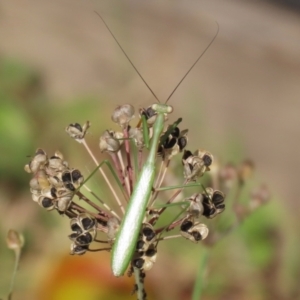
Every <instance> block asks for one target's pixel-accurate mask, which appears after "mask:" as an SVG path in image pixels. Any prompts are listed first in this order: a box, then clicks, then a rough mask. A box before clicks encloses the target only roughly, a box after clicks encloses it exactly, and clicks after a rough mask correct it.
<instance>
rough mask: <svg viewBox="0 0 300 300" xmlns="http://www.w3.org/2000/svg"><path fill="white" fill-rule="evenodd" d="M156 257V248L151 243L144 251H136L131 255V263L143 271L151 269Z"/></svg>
mask: <svg viewBox="0 0 300 300" xmlns="http://www.w3.org/2000/svg"><path fill="white" fill-rule="evenodd" d="M156 257H157V250H156V248H155V246H154V245H153V244H152V245H150V246H149V248H148V250H146V251H145V252H136V253H135V254H134V256H133V259H132V261H131V264H132V266H133V267H135V268H138V269H140V270H143V271H149V270H150V269H152V267H153V265H154V263H155V261H156Z"/></svg>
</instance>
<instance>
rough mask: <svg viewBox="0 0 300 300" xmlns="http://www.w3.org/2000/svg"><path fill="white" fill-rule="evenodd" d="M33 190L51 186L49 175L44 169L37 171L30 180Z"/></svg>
mask: <svg viewBox="0 0 300 300" xmlns="http://www.w3.org/2000/svg"><path fill="white" fill-rule="evenodd" d="M29 185H30V188H31V189H33V190H42V189H46V188H49V187H50V183H49V181H48V176H47V174H46V172H45V171H44V170H39V171H37V172H36V173H35V174H34V176H33V177H32V178H31V180H30V182H29Z"/></svg>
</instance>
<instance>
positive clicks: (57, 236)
mask: <svg viewBox="0 0 300 300" xmlns="http://www.w3.org/2000/svg"><path fill="white" fill-rule="evenodd" d="M0 99H1V101H0V122H1V126H0V136H1V143H0V150H1V156H0V178H1V182H0V196H1V202H0V211H1V221H2V222H1V223H2V224H3V226H2V228H1V231H0V249H1V250H0V251H1V255H0V257H1V259H0V269H1V270H2V272H1V273H2V274H3V276H2V275H1V283H0V296H1V297H2V298H3V297H4V295H6V293H7V292H8V285H9V278H10V274H11V272H12V268H13V257H12V254H11V253H10V252H9V250H8V249H6V248H5V236H6V232H7V230H8V229H9V228H10V227H11V226H14V227H15V228H16V229H18V230H19V231H21V232H23V233H24V235H25V238H26V246H25V249H24V255H23V256H22V259H21V264H20V270H19V272H18V274H17V280H16V287H15V292H14V295H13V299H14V300H17V299H22V300H24V299H25V300H26V299H30V300H32V299H51V300H60V299H64V300H65V299H89V300H96V299H134V297H135V296H130V291H131V290H132V282H133V280H132V279H128V278H121V279H120V278H118V279H116V278H114V277H113V276H112V275H111V272H110V269H109V258H108V257H109V255H108V253H101V252H100V253H97V254H94V253H89V254H86V255H84V256H83V257H72V256H69V255H68V247H69V242H68V239H67V238H66V236H67V234H69V232H68V231H69V229H68V224H69V221H68V220H67V219H66V218H62V217H61V216H59V215H58V214H55V213H52V214H49V213H48V212H46V211H43V210H42V209H40V208H39V207H38V206H37V205H36V204H35V203H33V202H32V201H31V200H30V193H29V189H28V181H29V177H28V174H26V173H25V172H24V171H23V166H24V165H25V163H27V161H28V160H29V158H28V157H27V156H28V155H30V154H33V153H34V151H35V148H38V147H42V148H44V149H46V150H47V152H49V154H52V153H53V152H54V151H55V150H56V149H59V150H60V151H61V152H63V154H64V155H65V157H66V158H67V160H68V161H70V164H71V165H74V167H80V165H84V164H86V161H87V160H88V158H87V155H85V154H83V152H81V151H82V149H81V148H80V147H79V146H78V145H77V144H76V143H74V141H72V140H70V139H69V138H68V137H67V136H66V135H65V133H64V127H65V126H66V125H67V124H68V123H70V122H81V123H82V122H84V121H86V119H85V118H86V116H89V118H90V121H92V124H95V125H96V126H95V127H92V130H91V135H90V137H89V138H90V139H91V140H92V144H93V145H94V146H93V147H95V148H96V147H97V143H98V136H99V129H100V128H104V127H105V126H104V124H105V122H106V120H108V117H107V116H109V115H110V112H109V111H110V108H109V106H107V105H102V106H101V103H105V102H101V100H100V101H99V100H97V99H95V98H93V97H79V98H78V99H68V100H63V101H53V100H52V101H51V100H50V99H49V98H48V96H47V95H46V92H45V89H44V85H43V78H42V77H41V76H40V75H39V74H38V73H37V72H36V71H34V70H31V69H30V68H28V67H26V66H24V65H22V64H20V63H17V62H16V61H14V60H8V59H4V58H0ZM95 107H97V109H95ZM100 107H101V109H99V108H100ZM100 114H101V115H100ZM101 116H104V117H103V119H102V117H101ZM78 118H79V119H78ZM93 130H95V131H96V130H97V134H94V133H93ZM228 148H229V149H231V150H230V151H229V152H230V153H235V154H234V155H233V156H234V157H236V153H237V152H239V151H237V150H236V147H235V145H232V144H229V145H228ZM237 155H239V157H241V156H242V154H241V153H238V154H237ZM75 164H76V165H75ZM222 218H225V219H226V218H229V219H231V220H232V219H234V218H233V216H232V211H231V210H230V209H228V208H227V209H226V210H225V213H224V216H222ZM223 221H224V220H223ZM223 221H222V220H220V221H215V220H212V221H211V222H212V224H213V222H219V223H220V224H226V222H225V223H222V222H223ZM289 221H290V222H289ZM291 222H292V221H291V220H289V217H288V216H287V215H284V209H283V207H281V205H280V204H279V201H278V200H276V199H274V198H273V201H272V202H271V203H269V204H267V205H265V206H264V207H262V208H260V209H259V210H258V211H257V212H255V213H254V214H252V215H251V216H250V217H248V218H247V219H246V220H245V221H244V222H243V224H242V225H241V226H239V227H238V228H237V229H236V230H235V231H233V232H232V233H231V234H229V235H227V236H226V237H224V238H223V239H222V240H220V241H219V242H218V243H217V244H216V245H214V247H209V246H203V245H195V244H192V245H191V244H188V243H181V242H180V241H175V240H174V241H171V240H170V241H167V242H165V243H164V244H162V245H160V246H159V247H160V254H159V257H158V260H157V264H156V265H155V267H154V269H153V270H151V272H149V275H148V274H147V283H146V289H147V291H148V293H149V299H164V300H166V299H180V300H184V299H191V295H192V291H193V286H194V284H195V278H196V272H197V270H198V268H199V267H198V264H199V263H202V260H201V255H206V254H205V251H203V249H204V248H203V247H207V248H206V249H207V252H208V259H207V270H206V271H205V272H203V273H204V282H203V289H204V292H203V295H202V298H201V299H239V300H241V299H297V297H298V296H299V288H298V282H297V278H299V268H297V266H299V256H298V253H297V249H298V248H299V243H298V240H297V239H296V238H295V235H296V232H295V231H294V230H293V224H292V223H291ZM216 225H217V224H216ZM199 249H200V250H199ZM202 275H203V274H201V276H202ZM198 278H200V277H198ZM170 283H171V288H168V287H167V286H168V285H169V286H170ZM151 295H152V296H151Z"/></svg>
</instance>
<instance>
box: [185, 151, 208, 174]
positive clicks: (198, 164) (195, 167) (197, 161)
mask: <svg viewBox="0 0 300 300" xmlns="http://www.w3.org/2000/svg"><path fill="white" fill-rule="evenodd" d="M212 162H213V156H212V155H211V154H210V153H209V152H207V151H204V150H197V151H196V152H195V153H194V154H193V155H192V154H191V152H190V151H187V150H185V151H184V154H183V157H182V163H183V167H184V177H185V178H186V179H188V180H196V178H197V177H201V176H203V174H204V173H205V172H206V171H209V166H210V165H211V164H212Z"/></svg>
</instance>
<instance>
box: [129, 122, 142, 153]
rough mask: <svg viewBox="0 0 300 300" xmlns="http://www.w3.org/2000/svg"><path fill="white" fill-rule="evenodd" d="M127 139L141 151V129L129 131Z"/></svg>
mask: <svg viewBox="0 0 300 300" xmlns="http://www.w3.org/2000/svg"><path fill="white" fill-rule="evenodd" d="M129 138H131V139H134V141H135V144H136V146H137V147H138V149H142V148H143V147H144V146H145V144H144V136H143V132H142V128H141V127H135V128H132V127H131V128H130V129H129Z"/></svg>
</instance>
